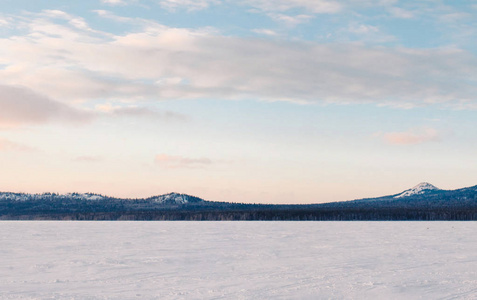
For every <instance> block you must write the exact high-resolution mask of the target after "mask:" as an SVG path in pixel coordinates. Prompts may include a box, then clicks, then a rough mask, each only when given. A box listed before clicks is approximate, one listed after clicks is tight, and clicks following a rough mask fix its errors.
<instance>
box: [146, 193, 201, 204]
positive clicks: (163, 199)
mask: <svg viewBox="0 0 477 300" xmlns="http://www.w3.org/2000/svg"><path fill="white" fill-rule="evenodd" d="M147 200H152V201H154V202H156V203H163V204H187V203H197V202H203V201H204V200H202V199H200V198H197V197H193V196H189V195H186V194H178V193H169V194H165V195H160V196H155V197H151V198H148V199H147Z"/></svg>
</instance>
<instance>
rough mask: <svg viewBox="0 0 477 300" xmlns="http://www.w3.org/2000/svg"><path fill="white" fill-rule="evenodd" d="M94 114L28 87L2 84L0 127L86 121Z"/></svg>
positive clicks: (0, 88)
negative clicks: (52, 98)
mask: <svg viewBox="0 0 477 300" xmlns="http://www.w3.org/2000/svg"><path fill="white" fill-rule="evenodd" d="M91 118H92V115H91V114H89V113H87V112H83V111H80V110H77V109H74V108H72V107H70V106H68V105H65V104H63V103H60V102H57V101H54V100H51V99H49V98H47V97H44V96H42V95H39V94H37V93H35V92H33V91H31V90H29V89H27V88H23V87H17V86H7V85H0V127H15V126H19V125H24V124H31V123H33V124H38V123H47V122H50V121H57V120H58V121H66V122H85V121H88V120H90V119H91Z"/></svg>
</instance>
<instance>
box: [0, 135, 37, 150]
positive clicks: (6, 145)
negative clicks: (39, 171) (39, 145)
mask: <svg viewBox="0 0 477 300" xmlns="http://www.w3.org/2000/svg"><path fill="white" fill-rule="evenodd" d="M0 151H15V152H18V151H22V152H23V151H24V152H31V151H37V149H35V148H33V147H30V146H27V145H23V144H20V143H16V142H12V141H10V140H7V139H2V138H0Z"/></svg>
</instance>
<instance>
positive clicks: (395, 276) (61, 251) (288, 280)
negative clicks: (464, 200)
mask: <svg viewBox="0 0 477 300" xmlns="http://www.w3.org/2000/svg"><path fill="white" fill-rule="evenodd" d="M476 231H477V223H476V222H49V221H40V222H36V221H29V222H28V221H20V222H19V221H3V222H0V243H1V247H0V299H476V298H477V251H475V250H476V249H477V236H476V235H475V232H476Z"/></svg>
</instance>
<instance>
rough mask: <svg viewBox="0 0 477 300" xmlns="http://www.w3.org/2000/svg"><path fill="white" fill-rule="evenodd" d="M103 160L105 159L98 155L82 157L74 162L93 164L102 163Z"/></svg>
mask: <svg viewBox="0 0 477 300" xmlns="http://www.w3.org/2000/svg"><path fill="white" fill-rule="evenodd" d="M103 160H104V158H103V157H102V156H97V155H81V156H77V157H75V158H73V159H72V161H75V162H91V163H93V162H100V161H103Z"/></svg>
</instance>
